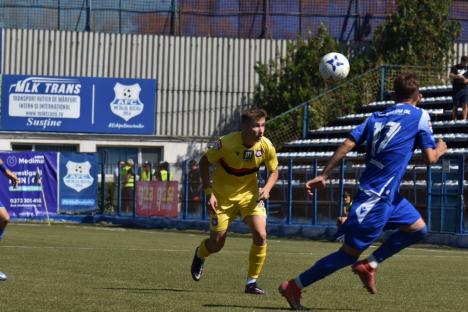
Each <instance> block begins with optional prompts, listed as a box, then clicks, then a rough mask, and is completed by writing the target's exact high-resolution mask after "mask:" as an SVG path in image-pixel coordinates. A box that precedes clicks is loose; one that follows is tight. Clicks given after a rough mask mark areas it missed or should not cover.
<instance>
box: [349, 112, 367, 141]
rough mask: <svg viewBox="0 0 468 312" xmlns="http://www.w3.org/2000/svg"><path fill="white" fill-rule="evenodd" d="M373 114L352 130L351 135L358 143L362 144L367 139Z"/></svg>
mask: <svg viewBox="0 0 468 312" xmlns="http://www.w3.org/2000/svg"><path fill="white" fill-rule="evenodd" d="M371 118H372V116H371V117H369V118H367V119H366V120H364V122H363V123H362V124H360V125H359V126H357V127H356V128H354V129H353V130H351V132H350V133H349V137H350V138H351V139H353V140H354V141H355V142H356V144H357V145H361V144H362V143H364V141H365V140H366V139H367V133H368V132H369V127H368V124H369V121H370V120H371Z"/></svg>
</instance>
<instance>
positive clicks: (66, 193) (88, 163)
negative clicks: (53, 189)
mask: <svg viewBox="0 0 468 312" xmlns="http://www.w3.org/2000/svg"><path fill="white" fill-rule="evenodd" d="M59 189H60V191H59V198H60V212H62V213H63V212H83V211H89V210H96V209H97V207H98V203H97V197H98V158H97V155H96V154H77V153H60V188H59Z"/></svg>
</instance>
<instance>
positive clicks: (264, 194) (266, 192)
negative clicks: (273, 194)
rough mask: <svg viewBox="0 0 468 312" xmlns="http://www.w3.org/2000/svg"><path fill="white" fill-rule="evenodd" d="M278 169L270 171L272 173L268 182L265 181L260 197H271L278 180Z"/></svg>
mask: <svg viewBox="0 0 468 312" xmlns="http://www.w3.org/2000/svg"><path fill="white" fill-rule="evenodd" d="M278 176H279V173H278V169H276V170H273V171H270V175H269V176H268V179H267V182H266V183H265V186H263V188H261V189H260V196H259V198H258V199H259V200H260V199H268V198H269V197H270V191H271V189H272V188H273V186H275V184H276V181H278Z"/></svg>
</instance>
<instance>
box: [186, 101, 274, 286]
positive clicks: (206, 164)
mask: <svg viewBox="0 0 468 312" xmlns="http://www.w3.org/2000/svg"><path fill="white" fill-rule="evenodd" d="M266 115H267V114H266V112H265V111H264V110H263V109H255V108H253V109H249V110H247V111H245V112H244V113H243V114H242V117H241V131H238V132H232V133H229V134H227V135H225V136H223V137H222V138H221V139H220V140H219V141H218V142H217V143H216V144H215V146H213V147H212V148H210V149H208V150H207V151H206V153H205V154H204V155H203V157H202V158H201V159H200V172H201V178H202V182H203V187H204V188H205V194H206V196H207V199H208V209H209V212H210V237H209V238H208V239H205V240H203V241H202V242H201V243H200V246H198V247H197V249H196V250H195V255H194V257H193V261H192V267H191V273H192V277H193V279H194V280H195V281H199V280H200V278H201V276H202V272H203V265H204V262H205V259H206V258H207V257H208V256H209V255H211V254H213V253H215V252H218V251H220V250H221V249H222V248H223V246H224V242H225V240H226V234H227V229H228V226H229V224H230V223H231V222H232V221H233V220H234V219H236V218H237V216H240V217H241V218H242V220H243V221H244V222H245V223H246V224H247V225H248V227H249V228H250V232H251V233H252V240H253V241H252V246H251V248H250V254H249V270H248V274H247V281H246V286H245V293H248V294H255V295H264V294H265V291H264V290H263V289H261V288H260V287H258V285H257V278H258V276H259V274H260V272H261V270H262V267H263V264H264V263H265V258H266V249H267V244H266V213H265V207H264V200H266V199H268V197H269V196H270V190H271V189H272V188H273V186H274V185H275V183H276V180H278V159H277V158H276V151H275V148H274V147H273V145H272V144H271V142H270V140H268V139H267V138H265V137H264V136H263V133H264V132H265V119H266ZM262 164H265V166H266V168H267V169H268V171H269V173H270V174H269V177H268V180H267V181H266V183H265V185H264V186H263V188H259V187H258V179H257V172H258V170H259V168H260V166H261V165H262ZM210 165H213V166H215V170H214V176H213V183H211V179H210V170H209V169H210Z"/></svg>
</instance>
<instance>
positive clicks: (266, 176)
mask: <svg viewBox="0 0 468 312" xmlns="http://www.w3.org/2000/svg"><path fill="white" fill-rule="evenodd" d="M267 180H268V169H267V168H266V167H265V176H264V180H263V181H264V182H263V186H265V184H266V181H267ZM265 212H266V215H267V221H268V218H269V217H270V201H269V200H268V199H267V200H265Z"/></svg>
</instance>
